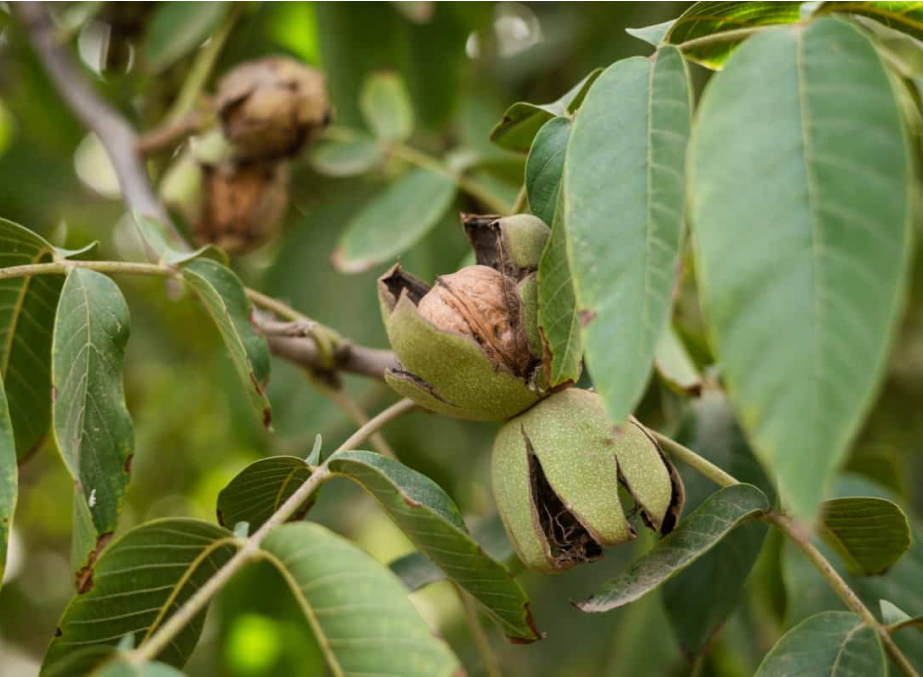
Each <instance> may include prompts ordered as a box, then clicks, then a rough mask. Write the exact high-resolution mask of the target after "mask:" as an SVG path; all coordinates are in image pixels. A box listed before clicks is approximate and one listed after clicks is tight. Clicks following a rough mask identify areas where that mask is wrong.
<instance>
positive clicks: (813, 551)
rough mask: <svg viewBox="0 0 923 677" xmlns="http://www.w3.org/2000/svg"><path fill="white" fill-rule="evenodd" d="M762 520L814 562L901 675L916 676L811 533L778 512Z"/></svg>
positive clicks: (889, 637)
mask: <svg viewBox="0 0 923 677" xmlns="http://www.w3.org/2000/svg"><path fill="white" fill-rule="evenodd" d="M765 520H766V521H767V522H769V523H770V524H772V525H773V526H775V527H776V528H778V529H779V530H781V531H782V533H784V534H785V535H786V536H787V537H788V539H789V540H790V541H792V543H794V544H795V545H797V546H798V548H799V549H800V550H801V552H803V553H804V555H805V557H807V558H808V560H810V562H811V564H813V565H814V568H815V569H817V571H818V572H819V573H820V575H821V576H823V577H824V580H825V581H827V584H828V585H829V586H830V588H831V589H832V590H833V591H834V592H835V593H836V594H837V596H838V597H839V598H840V600H842V602H843V604H845V605H846V607H847V608H849V609H850V610H852V611H854V612H855V613H856V614H858V616H859V617H860V618H861V619H862V620H863V622H864V623H865V624H866V625H868V626H869V627H871V628H873V629H874V630H875V632H876V633H877V634H878V637H879V639H880V640H881V643H882V644H883V645H884V647H885V651H887V652H888V656H889V657H890V658H891V660H892V661H894V664H895V665H897V667H898V669H900V671H901V674H903V675H905V676H906V677H919V674H918V673H917V671H916V670H915V669H914V667H913V666H912V665H911V664H910V661H908V660H907V657H906V656H904V654H903V652H901V650H900V648H899V647H898V646H897V644H895V643H894V639H893V638H892V637H891V635H890V634H889V633H888V628H887V627H886V626H884V625H882V624H881V623H879V622H878V619H877V618H875V615H874V614H873V613H872V612H871V611H869V608H868V607H867V606H865V604H863V603H862V600H860V599H859V597H858V596H857V595H856V593H855V592H853V589H852V588H850V587H849V584H848V583H847V582H846V581H844V580H843V577H842V576H840V574H839V573H837V571H836V569H834V568H833V565H832V564H830V562H829V561H828V560H827V558H826V557H824V556H823V554H822V553H821V552H820V550H818V549H817V548H816V547H814V545H813V544H812V543H811V539H810V536H809V535H808V534H807V533H806V532H805V531H804V529H802V528H801V526H799V525H798V523H797V522H795V521H794V520H792V519H791V518H790V517H788V516H787V515H784V514H781V513H777V512H772V513H770V514H769V515H767V516H766V517H765Z"/></svg>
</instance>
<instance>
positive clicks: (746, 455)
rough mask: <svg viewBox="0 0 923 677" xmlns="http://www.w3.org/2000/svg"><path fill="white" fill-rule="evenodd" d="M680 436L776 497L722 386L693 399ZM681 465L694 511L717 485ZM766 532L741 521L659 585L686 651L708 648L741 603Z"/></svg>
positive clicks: (759, 525)
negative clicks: (697, 557)
mask: <svg viewBox="0 0 923 677" xmlns="http://www.w3.org/2000/svg"><path fill="white" fill-rule="evenodd" d="M676 439H677V441H678V442H680V443H681V444H684V445H685V446H687V447H689V448H690V449H692V450H693V451H695V452H696V453H697V454H699V455H700V456H702V457H704V458H705V459H707V460H709V461H711V462H712V463H714V464H715V465H717V466H719V467H721V468H724V469H725V470H727V471H728V472H729V473H730V474H732V475H733V476H734V477H736V478H738V479H739V480H741V481H742V482H747V483H749V484H752V485H754V486H756V487H758V488H759V489H760V490H761V491H762V492H763V493H764V494H766V495H767V496H769V497H772V496H773V488H772V485H771V484H770V482H769V479H768V478H767V477H766V474H765V473H764V472H763V469H762V468H761V467H760V464H759V463H758V462H757V460H756V458H755V457H754V456H753V451H752V450H751V449H750V447H749V446H748V445H747V441H746V440H745V439H744V436H743V432H742V431H741V430H740V427H739V426H738V425H737V420H736V419H735V417H734V412H733V410H732V409H731V406H730V404H728V401H727V399H726V398H725V397H724V395H723V394H722V393H721V392H720V391H716V390H706V391H705V392H703V393H702V396H701V398H699V399H697V400H695V401H693V403H692V404H691V405H690V407H689V412H688V414H687V415H686V417H685V418H684V420H683V423H682V425H681V427H680V430H679V431H678V433H677V435H676ZM679 470H680V473H681V475H682V478H683V484H684V485H685V488H686V510H687V511H690V510H695V509H696V508H697V507H698V506H699V505H701V504H702V503H703V502H704V501H706V500H708V498H709V496H711V494H712V493H713V492H714V490H715V486H714V484H713V483H712V482H711V480H709V479H707V478H705V477H703V476H702V475H700V474H699V473H698V472H695V471H693V470H691V469H688V468H685V467H683V466H680V468H679ZM767 531H768V527H767V525H766V524H764V523H762V522H759V521H756V520H753V521H750V522H747V523H745V524H741V525H740V526H739V527H737V528H736V529H734V530H733V531H732V532H731V533H730V534H728V535H727V537H725V538H724V539H723V540H722V541H721V542H720V543H718V544H717V545H715V547H714V548H713V549H712V550H710V551H709V552H707V553H705V554H704V555H702V557H700V558H699V559H698V560H697V561H695V562H694V563H693V564H691V565H690V566H689V567H687V568H686V569H685V570H684V571H682V572H681V573H680V574H679V575H678V576H676V577H675V578H672V579H671V580H669V581H667V583H666V585H664V586H663V588H662V589H661V590H662V597H663V603H664V609H665V611H666V614H667V616H668V618H669V621H670V626H671V627H672V628H673V633H674V634H675V635H676V638H677V640H678V642H679V644H680V646H682V648H683V651H684V653H685V654H686V655H687V656H697V655H699V654H701V653H702V652H703V651H705V650H706V648H707V646H708V644H709V642H710V640H711V638H712V637H713V636H715V635H716V634H717V633H718V632H719V631H720V630H721V628H722V627H723V626H724V623H725V621H726V619H727V616H728V615H729V614H730V613H731V611H733V610H734V608H735V607H736V606H737V604H738V602H739V601H740V598H741V595H742V590H743V587H744V583H745V582H746V580H747V576H748V575H749V574H750V570H751V569H752V568H753V565H754V564H755V563H756V560H757V557H758V556H759V554H760V550H761V548H762V545H763V541H764V538H765V536H766V533H767Z"/></svg>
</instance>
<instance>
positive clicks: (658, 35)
mask: <svg viewBox="0 0 923 677" xmlns="http://www.w3.org/2000/svg"><path fill="white" fill-rule="evenodd" d="M675 23H676V19H670V20H669V21H664V22H663V23H659V24H654V25H653V26H645V27H644V28H626V29H625V32H626V33H628V35H630V36H631V37H633V38H638V40H643V41H644V42H646V43H647V44H649V45H653V46H654V47H659V46H660V45H661V43H662V42H663V41H664V38H666V36H667V33H669V32H670V29H671V28H672V27H673V24H675Z"/></svg>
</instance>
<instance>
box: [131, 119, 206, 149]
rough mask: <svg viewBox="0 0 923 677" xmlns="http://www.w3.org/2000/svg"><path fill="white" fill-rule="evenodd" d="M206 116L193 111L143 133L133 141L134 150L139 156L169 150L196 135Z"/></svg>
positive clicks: (202, 126)
mask: <svg viewBox="0 0 923 677" xmlns="http://www.w3.org/2000/svg"><path fill="white" fill-rule="evenodd" d="M207 123H208V116H206V115H203V114H202V113H199V112H197V111H193V112H191V113H189V114H188V115H186V116H185V117H182V118H180V119H179V120H177V121H176V122H166V123H164V124H162V125H160V126H159V127H155V128H154V129H152V130H150V131H148V132H145V133H144V134H142V135H141V136H139V137H138V138H137V139H136V140H135V150H136V151H137V152H138V153H140V154H141V155H154V154H155V153H159V152H160V151H162V150H169V149H172V148H174V147H175V146H177V145H178V144H179V143H181V142H182V141H184V140H185V139H186V137H188V136H192V135H193V134H197V133H199V132H200V131H202V129H203V128H204V127H205V126H206V125H207Z"/></svg>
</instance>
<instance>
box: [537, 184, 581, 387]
mask: <svg viewBox="0 0 923 677" xmlns="http://www.w3.org/2000/svg"><path fill="white" fill-rule="evenodd" d="M564 200H565V196H564V191H563V190H561V191H560V195H559V196H558V200H557V207H556V211H555V215H554V219H553V221H552V224H551V235H550V236H549V238H548V244H546V245H545V251H543V252H542V258H541V260H540V261H539V264H538V325H539V328H540V329H541V332H542V336H543V338H544V345H545V346H546V350H545V355H544V360H543V361H544V368H545V374H546V378H547V379H548V385H549V386H551V387H554V386H557V385H561V384H562V383H567V382H568V381H574V382H576V381H577V379H579V378H580V369H581V367H580V365H581V363H582V360H583V342H582V340H581V337H580V320H579V316H578V312H577V299H576V297H575V296H574V283H573V279H572V278H571V269H570V263H569V262H568V260H567V231H566V229H565V228H564Z"/></svg>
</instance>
